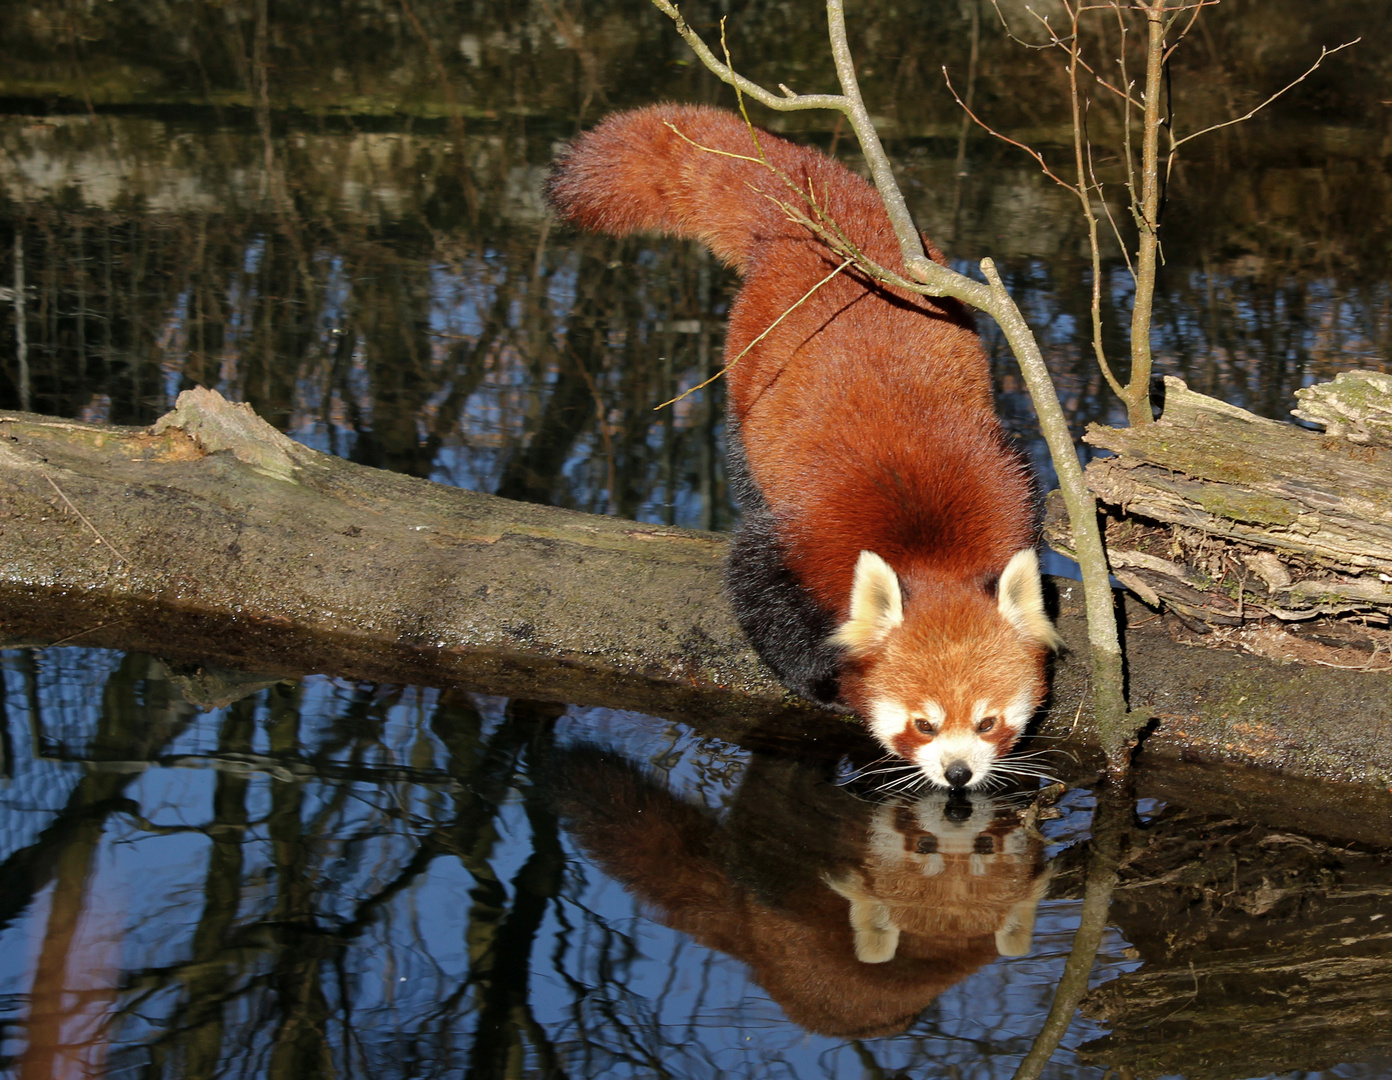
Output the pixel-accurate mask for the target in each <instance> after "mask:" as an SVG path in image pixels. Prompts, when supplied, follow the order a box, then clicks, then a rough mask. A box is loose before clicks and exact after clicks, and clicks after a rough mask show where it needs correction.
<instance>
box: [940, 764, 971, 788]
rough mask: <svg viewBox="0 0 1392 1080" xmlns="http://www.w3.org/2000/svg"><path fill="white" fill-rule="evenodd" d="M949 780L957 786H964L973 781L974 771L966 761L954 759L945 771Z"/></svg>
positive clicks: (944, 773)
mask: <svg viewBox="0 0 1392 1080" xmlns="http://www.w3.org/2000/svg"><path fill="white" fill-rule="evenodd" d="M943 775H944V776H945V777H947V782H948V783H949V784H951V785H952V786H953V787H955V788H964V787H966V786H967V785H968V784H970V783H971V778H972V771H971V769H970V768H968V767H967V763H966V762H965V761H954V762H953V763H952V764H951V765H949V766H948V767H947V768H946V769H945V770H944V771H943Z"/></svg>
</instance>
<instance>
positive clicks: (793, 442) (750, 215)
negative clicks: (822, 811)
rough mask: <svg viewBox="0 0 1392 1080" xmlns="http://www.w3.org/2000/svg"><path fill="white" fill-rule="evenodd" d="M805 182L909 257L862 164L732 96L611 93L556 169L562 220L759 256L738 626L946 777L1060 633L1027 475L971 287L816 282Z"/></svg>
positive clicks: (747, 308)
mask: <svg viewBox="0 0 1392 1080" xmlns="http://www.w3.org/2000/svg"><path fill="white" fill-rule="evenodd" d="M712 151H719V152H718V153H717V152H712ZM760 154H762V155H763V156H764V158H765V160H766V161H767V162H768V165H764V164H762V163H761V162H760V161H759V160H757V159H758V157H759V155H760ZM732 155H739V156H732ZM751 159H752V160H751ZM775 169H776V170H777V173H776V172H775V171H774V170H775ZM778 173H781V174H783V175H782V176H779V175H778ZM784 178H786V180H785V179H784ZM790 185H791V186H790ZM795 192H804V193H805V192H811V193H812V194H813V196H814V197H815V199H816V201H817V204H818V206H819V207H821V208H822V209H823V210H824V211H825V212H826V213H827V214H828V215H829V217H830V218H831V219H832V220H833V221H834V222H835V223H836V225H837V227H838V228H839V229H840V230H841V231H842V232H843V234H844V235H845V236H846V237H848V238H849V239H850V240H851V241H852V242H853V243H854V244H856V245H857V246H858V247H859V248H860V250H862V251H863V252H864V253H865V254H866V255H868V256H869V257H870V258H871V259H874V260H875V261H876V262H878V263H880V264H881V265H884V266H887V267H890V268H892V269H895V270H898V271H900V272H901V273H902V272H903V263H902V260H901V259H900V255H899V248H898V244H897V242H896V241H895V239H894V235H893V232H892V230H891V228H890V225H889V221H888V218H887V217H886V215H885V212H884V209H883V207H882V205H881V203H880V200H879V197H878V195H876V193H875V191H874V189H873V188H871V187H870V185H869V184H867V183H866V182H865V181H863V180H861V179H860V178H859V177H857V176H855V175H854V174H852V173H850V172H849V171H848V170H846V169H845V168H844V167H842V166H841V165H839V164H838V163H836V162H834V161H832V160H830V159H829V158H826V157H824V156H822V155H821V154H818V153H816V152H814V151H811V150H807V149H803V148H801V147H797V146H794V145H792V144H791V143H788V142H785V141H784V140H782V139H779V138H777V137H775V136H772V135H769V134H767V133H761V135H760V137H759V141H758V145H757V146H756V144H755V142H754V139H753V138H752V137H751V135H750V133H749V130H748V128H747V127H746V126H745V124H744V122H743V121H742V120H741V119H740V118H739V117H738V116H735V115H734V114H732V113H727V112H722V111H718V110H714V109H708V108H699V107H684V106H671V105H663V106H656V107H652V108H647V109H640V110H638V111H635V112H630V113H620V114H617V115H615V116H611V117H609V118H608V119H607V120H605V121H604V122H603V123H602V124H600V125H599V127H597V128H595V129H594V130H593V131H591V132H589V133H587V134H586V135H583V136H581V137H580V138H579V139H578V140H576V142H574V143H573V144H572V145H571V146H570V147H569V148H568V149H567V150H566V151H565V152H564V153H563V154H562V156H561V158H560V160H559V162H558V163H557V167H556V171H555V173H554V174H553V176H552V179H551V183H550V187H549V195H550V198H551V201H552V203H553V205H554V206H555V207H556V209H557V212H558V213H559V214H560V215H561V217H562V218H564V219H566V220H568V221H571V222H574V223H575V224H578V225H581V226H584V227H587V228H592V229H598V230H602V231H605V232H610V233H615V234H626V233H630V232H636V231H641V230H655V231H661V232H666V233H669V234H673V235H676V236H687V237H696V238H699V239H700V240H702V241H704V242H705V243H707V244H708V245H709V246H710V247H711V249H712V250H713V251H714V252H715V254H716V255H718V256H719V257H720V258H722V259H723V260H725V261H726V262H727V263H729V264H731V265H732V266H733V267H734V268H735V269H736V270H738V271H739V272H740V273H741V274H742V275H743V277H744V284H743V287H742V288H741V290H740V293H739V295H738V296H737V297H736V299H735V302H734V305H733V306H732V308H731V311H730V325H729V332H728V335H727V338H726V349H725V352H726V357H727V359H728V360H730V361H733V360H734V359H735V358H736V357H741V354H742V353H744V350H745V349H746V348H748V350H749V351H748V352H747V354H744V355H743V356H742V357H741V358H740V359H739V361H738V363H737V364H736V365H735V367H734V368H733V370H732V371H731V372H730V375H729V398H730V425H729V428H730V430H729V441H730V446H731V471H732V474H733V478H734V481H735V485H736V489H737V494H738V495H739V497H740V501H741V504H742V509H743V513H744V518H743V521H742V523H741V526H740V531H739V533H738V535H737V536H736V538H735V541H734V545H733V547H732V550H731V560H730V568H729V572H728V583H729V588H730V593H731V597H732V600H733V603H734V607H735V613H736V615H737V616H738V618H739V621H740V625H741V626H742V627H743V628H744V630H745V633H746V634H747V635H748V637H749V639H750V640H751V642H753V644H754V646H755V648H756V649H757V650H758V651H759V654H760V655H761V656H762V657H763V658H764V660H765V661H766V662H767V663H768V664H769V666H770V667H772V668H773V670H774V671H775V672H776V673H777V674H778V676H779V678H781V679H782V680H783V682H784V684H785V685H787V686H788V687H789V688H790V689H793V690H795V691H797V692H798V693H800V694H802V695H804V696H806V697H809V698H812V699H813V700H817V701H821V702H823V703H826V704H831V703H833V702H838V701H839V702H840V703H841V704H844V705H846V706H849V707H850V708H852V709H854V710H855V711H856V712H857V713H859V714H860V715H861V716H862V717H864V718H865V720H866V721H867V722H868V724H869V726H870V730H871V731H872V732H873V733H874V734H875V736H876V737H877V738H878V739H879V740H880V741H881V742H882V743H883V744H884V745H885V747H886V748H887V749H889V750H891V751H893V752H894V753H896V754H899V755H901V756H902V757H905V758H908V759H909V760H911V761H913V762H915V763H916V764H917V765H918V766H919V768H920V769H921V770H922V772H923V774H924V776H926V777H927V778H928V779H929V780H931V781H932V782H933V783H935V784H939V785H942V786H951V787H975V786H977V785H978V784H980V783H981V782H982V781H983V780H984V779H985V778H986V776H987V775H988V774H989V772H990V770H991V768H992V766H993V764H994V763H995V761H996V760H997V758H999V757H1000V756H1001V755H1002V754H1004V753H1005V752H1006V751H1008V750H1009V749H1010V747H1011V746H1012V745H1013V744H1014V743H1015V740H1016V738H1017V737H1018V736H1019V733H1020V731H1021V730H1022V729H1023V728H1024V726H1025V724H1026V723H1027V722H1028V721H1029V719H1030V717H1031V716H1032V715H1033V714H1034V712H1035V710H1036V709H1037V708H1038V706H1039V703H1040V701H1041V699H1042V698H1043V695H1044V691H1045V674H1044V659H1045V653H1046V651H1047V650H1048V649H1049V648H1050V647H1052V646H1053V645H1054V644H1055V642H1056V635H1055V632H1054V629H1053V626H1052V625H1051V624H1050V622H1049V620H1048V617H1047V616H1046V615H1045V613H1044V609H1043V599H1042V596H1041V592H1040V580H1039V569H1038V563H1037V560H1036V558H1035V553H1034V547H1033V544H1034V539H1035V529H1036V513H1035V509H1034V498H1033V493H1032V490H1031V484H1030V479H1029V477H1028V475H1027V472H1026V469H1025V466H1024V464H1023V463H1022V461H1021V459H1020V458H1019V456H1018V455H1017V454H1016V453H1015V452H1014V451H1013V450H1012V449H1011V448H1010V447H1009V446H1008V445H1007V444H1006V442H1005V440H1004V437H1003V435H1002V433H1001V430H1000V425H999V423H998V421H997V419H996V416H995V413H994V411H993V407H992V398H991V381H990V372H989V369H988V364H987V361H986V357H985V353H984V352H983V350H982V348H981V345H980V342H979V341H978V340H977V337H976V334H975V332H974V330H973V329H972V325H971V320H970V317H969V316H968V315H967V313H966V312H965V311H964V310H963V309H962V307H961V306H960V305H959V304H957V303H956V302H955V301H951V300H931V299H925V298H923V297H920V296H917V295H914V294H911V293H906V292H901V291H899V290H896V289H892V288H888V287H885V286H882V285H878V284H876V283H875V282H874V281H872V280H871V279H869V278H867V277H866V276H864V275H863V274H861V273H859V272H858V271H855V270H853V269H847V270H846V271H844V272H842V273H840V274H838V275H836V276H835V277H833V278H831V280H829V281H828V282H827V283H826V284H824V285H823V286H822V287H821V288H819V289H817V290H816V291H815V292H814V293H812V295H811V296H810V297H808V298H807V299H806V300H805V302H802V303H801V304H800V305H799V300H800V298H802V297H803V296H804V294H806V293H807V292H808V290H809V289H811V288H812V287H813V286H814V285H815V284H816V283H817V282H818V281H820V280H821V279H822V278H824V277H826V276H827V274H828V273H829V272H830V271H831V270H832V269H834V268H835V267H836V266H837V264H838V263H839V262H840V261H841V260H840V258H839V257H838V256H836V255H835V254H834V253H833V252H832V251H831V250H830V249H829V248H827V246H826V245H825V244H823V243H822V242H821V241H820V240H819V239H818V238H817V237H816V236H815V235H814V234H813V233H812V232H811V231H810V230H809V229H808V228H806V227H805V226H803V225H800V224H798V223H797V222H796V221H794V220H792V219H791V218H790V217H789V216H788V214H787V213H786V211H785V210H784V208H783V207H782V206H780V203H784V204H793V203H797V202H798V195H797V194H796V193H795ZM803 209H804V210H805V209H806V208H805V207H803ZM930 252H931V253H932V255H933V257H934V258H937V259H939V260H940V261H941V259H942V256H941V254H940V253H939V252H937V251H936V250H935V249H932V248H931V246H930ZM795 305H797V306H795ZM780 317H782V321H781V322H777V320H778V319H779V318H780ZM775 322H776V325H774V324H775ZM770 327H772V329H770ZM766 331H767V333H766V334H765V332H766ZM761 334H763V335H765V336H763V337H762V338H760V339H759V340H758V341H757V343H755V344H752V345H751V343H752V342H755V339H756V338H759V336H760V335H761Z"/></svg>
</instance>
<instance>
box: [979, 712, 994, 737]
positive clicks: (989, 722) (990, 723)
mask: <svg viewBox="0 0 1392 1080" xmlns="http://www.w3.org/2000/svg"><path fill="white" fill-rule="evenodd" d="M995 726H996V718H995V717H994V716H988V717H986V719H985V720H982V721H981V722H980V723H979V724H977V725H976V730H977V731H979V732H981V734H983V735H984V734H986V732H988V731H990V730H991V729H992V728H993V727H995Z"/></svg>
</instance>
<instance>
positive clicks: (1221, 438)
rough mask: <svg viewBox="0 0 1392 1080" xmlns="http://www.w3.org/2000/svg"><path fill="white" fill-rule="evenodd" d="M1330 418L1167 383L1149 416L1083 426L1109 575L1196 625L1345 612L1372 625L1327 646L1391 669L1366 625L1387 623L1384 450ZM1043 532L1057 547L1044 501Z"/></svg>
mask: <svg viewBox="0 0 1392 1080" xmlns="http://www.w3.org/2000/svg"><path fill="white" fill-rule="evenodd" d="M1356 374H1358V375H1364V373H1356ZM1368 377H1376V378H1381V379H1386V378H1387V377H1386V376H1376V375H1373V376H1368ZM1333 385H1335V384H1327V385H1326V387H1317V388H1311V390H1310V391H1302V393H1303V394H1309V393H1312V392H1315V391H1324V390H1326V389H1328V387H1330V386H1333ZM1365 389H1366V388H1365ZM1309 405H1310V402H1307V406H1309ZM1366 407H1367V406H1366V405H1365V408H1366ZM1372 408H1373V410H1374V417H1375V419H1376V417H1378V416H1380V415H1381V412H1380V411H1378V408H1377V406H1376V405H1374V406H1372ZM1302 415H1310V416H1316V417H1318V418H1321V419H1324V418H1325V417H1326V416H1328V415H1329V414H1328V413H1327V412H1321V411H1318V410H1317V411H1316V412H1314V413H1310V412H1308V411H1307V412H1305V413H1302ZM1329 422H1330V424H1331V432H1330V433H1324V434H1322V433H1319V432H1314V431H1310V430H1307V429H1304V428H1300V427H1297V426H1295V425H1294V424H1286V423H1278V422H1276V421H1274V420H1267V419H1264V418H1262V417H1258V416H1255V415H1253V414H1251V413H1249V412H1246V411H1244V410H1242V409H1239V408H1236V407H1234V406H1231V405H1227V404H1225V403H1223V402H1221V401H1217V400H1215V399H1213V398H1209V397H1205V396H1204V395H1202V394H1196V393H1194V392H1193V391H1191V390H1189V389H1188V388H1187V387H1186V386H1185V385H1184V383H1183V382H1182V381H1180V380H1179V379H1175V378H1167V379H1166V380H1165V396H1164V412H1163V414H1162V418H1161V419H1160V420H1158V421H1156V422H1155V423H1152V424H1148V425H1145V426H1143V427H1133V428H1110V427H1101V426H1098V425H1094V426H1093V427H1091V428H1090V429H1089V430H1088V432H1087V434H1086V435H1085V440H1086V441H1087V442H1089V443H1091V444H1092V445H1093V446H1097V447H1100V448H1102V449H1105V450H1109V451H1111V452H1112V453H1113V454H1114V455H1115V456H1112V457H1104V458H1098V459H1094V460H1093V461H1092V462H1090V463H1089V465H1088V468H1087V479H1088V485H1089V486H1090V487H1091V488H1092V490H1093V491H1094V492H1095V493H1096V495H1097V496H1098V500H1099V502H1100V503H1101V504H1102V506H1103V509H1104V512H1105V513H1106V540H1107V548H1108V555H1109V558H1110V560H1111V563H1112V567H1113V570H1114V572H1115V574H1116V576H1117V578H1118V579H1119V580H1120V581H1121V582H1122V583H1123V584H1124V585H1126V586H1127V587H1128V588H1130V589H1131V590H1132V591H1133V592H1135V593H1136V595H1138V596H1140V597H1141V598H1142V599H1144V600H1145V601H1146V602H1147V603H1149V604H1151V605H1159V604H1161V603H1163V604H1164V605H1165V607H1166V608H1168V609H1169V610H1172V611H1175V612H1178V613H1179V614H1180V615H1181V616H1182V617H1184V618H1185V619H1186V620H1187V621H1189V623H1190V625H1191V626H1193V627H1194V628H1195V629H1197V630H1199V631H1201V632H1202V631H1204V630H1206V629H1208V628H1211V627H1215V626H1219V627H1221V626H1241V625H1243V624H1244V623H1247V622H1250V621H1252V620H1255V619H1271V620H1279V621H1280V622H1282V623H1297V622H1302V621H1305V620H1311V619H1315V618H1316V617H1319V616H1333V615H1337V616H1350V615H1352V616H1357V617H1359V618H1360V620H1361V621H1362V622H1364V623H1368V624H1371V625H1372V627H1373V629H1371V630H1369V631H1368V632H1367V633H1363V634H1362V635H1361V638H1360V640H1359V641H1358V642H1356V643H1355V642H1352V641H1348V640H1340V641H1335V642H1333V643H1332V646H1333V647H1336V648H1352V649H1353V650H1354V651H1353V652H1351V653H1349V654H1348V658H1349V659H1353V658H1356V657H1357V656H1358V655H1359V653H1358V651H1357V650H1358V649H1359V648H1361V649H1362V650H1363V655H1365V656H1366V658H1367V659H1368V661H1369V667H1370V668H1383V669H1386V670H1392V637H1389V636H1387V635H1385V634H1379V633H1378V630H1377V628H1378V627H1386V626H1387V624H1388V619H1389V617H1392V446H1388V445H1387V444H1386V443H1385V442H1383V441H1381V439H1382V437H1383V429H1382V426H1380V425H1379V424H1377V423H1374V424H1373V426H1372V428H1371V430H1367V429H1366V425H1365V427H1357V426H1354V427H1352V428H1348V429H1347V430H1345V426H1341V425H1338V424H1335V423H1334V422H1333V421H1332V420H1331V421H1329ZM1335 432H1337V433H1335ZM1046 534H1047V535H1048V537H1049V539H1050V542H1051V543H1053V544H1054V545H1055V546H1056V547H1058V548H1060V549H1061V550H1066V549H1068V548H1069V546H1070V538H1069V536H1068V532H1067V525H1066V520H1064V519H1063V518H1062V517H1061V516H1060V514H1059V512H1058V510H1057V509H1053V510H1051V512H1050V522H1049V525H1048V526H1047V529H1046ZM1327 633H1328V632H1326V634H1327ZM1337 636H1338V635H1337V634H1336V637H1337ZM1262 644H1263V643H1262V642H1260V641H1258V642H1256V643H1255V644H1254V647H1257V648H1258V651H1260V646H1261V645H1262ZM1325 644H1331V643H1328V642H1326V643H1325ZM1316 651H1317V650H1316Z"/></svg>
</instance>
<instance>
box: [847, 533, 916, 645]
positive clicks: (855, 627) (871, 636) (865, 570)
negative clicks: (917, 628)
mask: <svg viewBox="0 0 1392 1080" xmlns="http://www.w3.org/2000/svg"><path fill="white" fill-rule="evenodd" d="M850 606H851V613H850V617H849V618H848V619H847V620H846V621H845V622H843V623H842V624H841V625H840V626H839V627H838V628H837V630H836V633H834V634H832V635H831V637H830V638H829V639H828V640H829V641H830V642H831V644H832V645H839V646H841V647H842V648H844V649H845V650H846V651H847V652H848V653H850V654H851V655H852V656H864V655H866V654H867V653H871V652H874V651H875V649H877V648H878V647H879V646H880V645H882V644H883V643H884V640H885V638H886V637H888V636H889V634H890V632H891V631H892V630H895V629H897V628H898V627H899V625H900V624H901V623H902V622H903V621H904V599H903V595H902V594H901V593H900V591H899V575H898V574H896V573H895V572H894V570H893V568H891V567H890V565H889V563H887V562H885V561H884V560H883V559H882V558H880V557H879V556H878V555H876V554H875V553H874V552H873V551H862V552H861V553H860V558H859V559H857V560H856V566H855V581H854V582H853V583H852V584H851V605H850Z"/></svg>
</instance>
